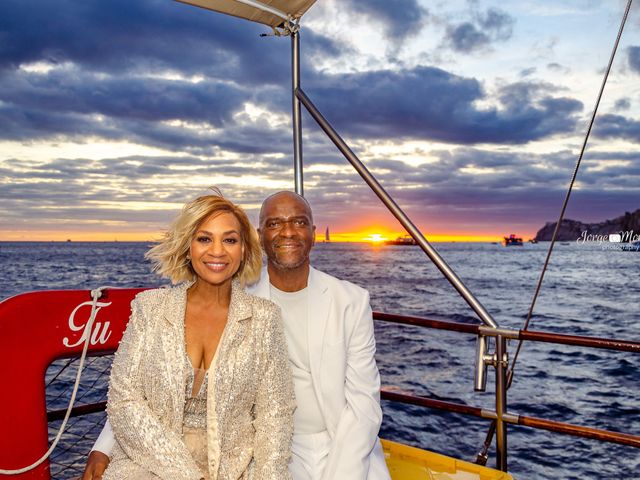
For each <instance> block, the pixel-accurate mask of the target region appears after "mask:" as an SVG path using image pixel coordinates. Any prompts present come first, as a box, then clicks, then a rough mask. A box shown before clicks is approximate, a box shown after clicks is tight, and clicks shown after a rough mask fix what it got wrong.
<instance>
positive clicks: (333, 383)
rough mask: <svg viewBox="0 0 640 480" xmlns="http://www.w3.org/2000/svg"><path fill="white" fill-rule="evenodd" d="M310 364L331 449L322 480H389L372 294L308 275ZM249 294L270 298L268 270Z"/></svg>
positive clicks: (327, 277) (322, 276) (326, 277)
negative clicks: (381, 436)
mask: <svg viewBox="0 0 640 480" xmlns="http://www.w3.org/2000/svg"><path fill="white" fill-rule="evenodd" d="M307 288H308V299H309V329H308V334H309V343H308V345H309V364H310V368H311V377H312V379H313V387H314V390H315V393H316V396H317V398H318V403H319V405H320V410H321V412H322V415H323V417H324V420H325V424H326V426H327V430H328V432H329V436H330V437H331V449H330V451H329V458H328V460H327V465H326V469H325V471H324V474H323V476H322V480H365V479H367V480H387V479H390V476H389V471H388V470H387V466H386V463H385V460H384V453H383V452H382V447H381V445H380V441H379V440H378V431H379V430H380V424H381V422H382V410H381V408H380V375H379V373H378V368H377V366H376V361H375V356H374V355H375V350H376V346H375V339H374V335H373V317H372V312H371V306H370V304H369V292H367V291H366V290H364V289H363V288H360V287H358V286H356V285H354V284H352V283H350V282H347V281H344V280H339V279H337V278H335V277H332V276H330V275H327V274H326V273H324V272H321V271H319V270H316V269H314V268H311V269H310V272H309V280H308V285H307ZM248 291H249V292H251V293H253V294H254V295H257V296H259V297H263V298H270V284H269V277H268V273H267V269H266V268H264V269H263V270H262V276H261V278H260V280H259V281H258V283H256V284H255V285H253V286H251V287H249V288H248Z"/></svg>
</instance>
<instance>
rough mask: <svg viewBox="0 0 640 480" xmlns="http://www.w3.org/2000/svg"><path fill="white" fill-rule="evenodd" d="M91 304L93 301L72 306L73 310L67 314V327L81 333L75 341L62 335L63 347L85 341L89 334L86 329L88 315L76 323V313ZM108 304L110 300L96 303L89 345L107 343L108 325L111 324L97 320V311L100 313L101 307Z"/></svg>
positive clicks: (73, 345) (70, 346)
mask: <svg viewBox="0 0 640 480" xmlns="http://www.w3.org/2000/svg"><path fill="white" fill-rule="evenodd" d="M92 304H93V302H91V301H89V302H84V303H81V304H80V305H78V306H77V307H76V308H74V309H73V312H71V315H69V329H70V330H71V331H72V332H80V331H82V335H81V336H80V338H79V339H78V340H77V341H76V342H75V343H71V338H70V337H64V338H63V339H62V343H63V344H64V346H65V347H68V348H72V347H77V346H78V345H81V344H83V343H84V342H85V341H86V339H87V335H89V332H88V331H87V323H89V317H87V319H86V320H85V321H84V322H82V323H79V324H76V313H78V310H80V309H81V308H82V307H91V305H92ZM109 305H111V302H109V303H104V302H97V303H96V319H95V320H94V321H93V328H92V332H91V340H90V343H91V345H97V344H100V345H104V344H105V343H107V340H109V337H110V336H111V332H110V331H109V325H110V324H111V322H109V321H106V322H104V324H102V323H101V322H99V321H98V313H100V309H101V308H103V307H108V306H109ZM90 312H91V310H89V313H90Z"/></svg>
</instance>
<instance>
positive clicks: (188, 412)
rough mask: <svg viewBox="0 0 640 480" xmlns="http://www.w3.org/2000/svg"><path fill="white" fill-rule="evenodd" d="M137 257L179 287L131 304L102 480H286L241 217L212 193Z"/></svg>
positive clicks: (272, 349)
mask: <svg viewBox="0 0 640 480" xmlns="http://www.w3.org/2000/svg"><path fill="white" fill-rule="evenodd" d="M146 256H147V258H149V259H150V260H151V261H152V262H153V263H154V269H155V271H157V272H158V273H160V274H161V275H163V276H167V277H169V278H170V279H171V280H172V282H173V283H174V284H176V283H178V282H183V283H180V284H179V285H177V286H174V287H171V288H161V289H155V290H148V291H145V292H143V293H140V294H139V295H138V296H137V297H136V298H135V299H134V300H133V302H132V304H131V308H132V313H131V318H130V320H129V325H128V326H127V330H126V332H125V334H124V337H123V338H122V342H121V343H120V347H119V348H118V351H117V352H116V356H115V359H114V362H113V367H112V371H111V379H110V384H109V400H108V403H107V412H108V415H109V420H110V422H111V425H112V427H113V431H114V433H115V437H116V440H117V443H116V446H115V448H114V451H113V454H112V459H111V463H110V464H109V467H108V468H107V470H106V472H105V475H104V478H105V480H123V479H141V480H142V479H158V478H161V479H171V480H182V479H194V480H199V479H203V478H204V479H219V480H227V479H229V480H237V479H243V480H244V479H253V480H268V479H272V480H282V479H290V478H291V477H290V474H289V472H288V468H287V465H288V463H289V457H290V444H291V436H292V430H293V426H292V425H293V423H292V416H293V410H294V396H293V387H292V381H291V371H290V367H289V363H288V357H287V350H286V343H285V337H284V331H283V327H282V322H281V319H280V311H279V310H278V307H276V306H275V305H274V304H273V303H271V302H269V301H267V300H264V299H261V298H258V297H255V296H253V295H250V294H248V293H247V292H245V290H244V288H243V287H244V285H245V284H247V283H251V282H253V281H255V280H256V279H257V277H258V276H259V272H260V267H261V261H262V255H261V250H260V245H259V241H258V237H257V234H256V232H255V230H254V229H253V227H252V226H251V224H250V223H249V220H248V218H247V216H246V214H245V213H244V211H242V209H240V208H239V207H237V206H236V205H234V204H232V203H231V202H229V201H228V200H226V199H224V198H223V197H222V196H221V195H207V196H203V197H200V198H197V199H196V200H194V201H193V202H191V203H188V204H187V205H185V206H184V208H183V209H182V212H181V213H180V215H179V216H178V217H177V219H176V220H175V221H174V223H173V225H172V227H171V229H170V230H169V232H167V233H166V235H165V237H164V239H163V241H162V242H161V243H160V244H158V245H157V246H155V247H153V248H152V249H151V250H150V251H149V252H148V253H147V255H146Z"/></svg>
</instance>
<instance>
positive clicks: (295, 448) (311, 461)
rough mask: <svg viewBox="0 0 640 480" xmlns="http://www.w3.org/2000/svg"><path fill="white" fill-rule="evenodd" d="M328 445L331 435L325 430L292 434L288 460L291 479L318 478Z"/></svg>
mask: <svg viewBox="0 0 640 480" xmlns="http://www.w3.org/2000/svg"><path fill="white" fill-rule="evenodd" d="M330 447H331V437H329V433H327V432H326V431H324V432H320V433H309V434H299V435H294V436H293V443H292V445H291V461H290V462H289V471H290V472H291V476H292V477H293V480H320V478H321V477H322V473H323V472H324V469H325V467H326V465H327V457H328V456H329V449H330Z"/></svg>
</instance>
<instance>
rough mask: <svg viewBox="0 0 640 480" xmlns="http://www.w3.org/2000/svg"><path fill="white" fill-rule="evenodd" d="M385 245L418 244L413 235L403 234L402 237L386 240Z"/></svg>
mask: <svg viewBox="0 0 640 480" xmlns="http://www.w3.org/2000/svg"><path fill="white" fill-rule="evenodd" d="M384 244H385V245H402V246H405V245H417V243H416V241H415V240H414V239H413V237H412V236H411V235H403V236H402V237H398V238H396V239H395V240H385V241H384Z"/></svg>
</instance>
